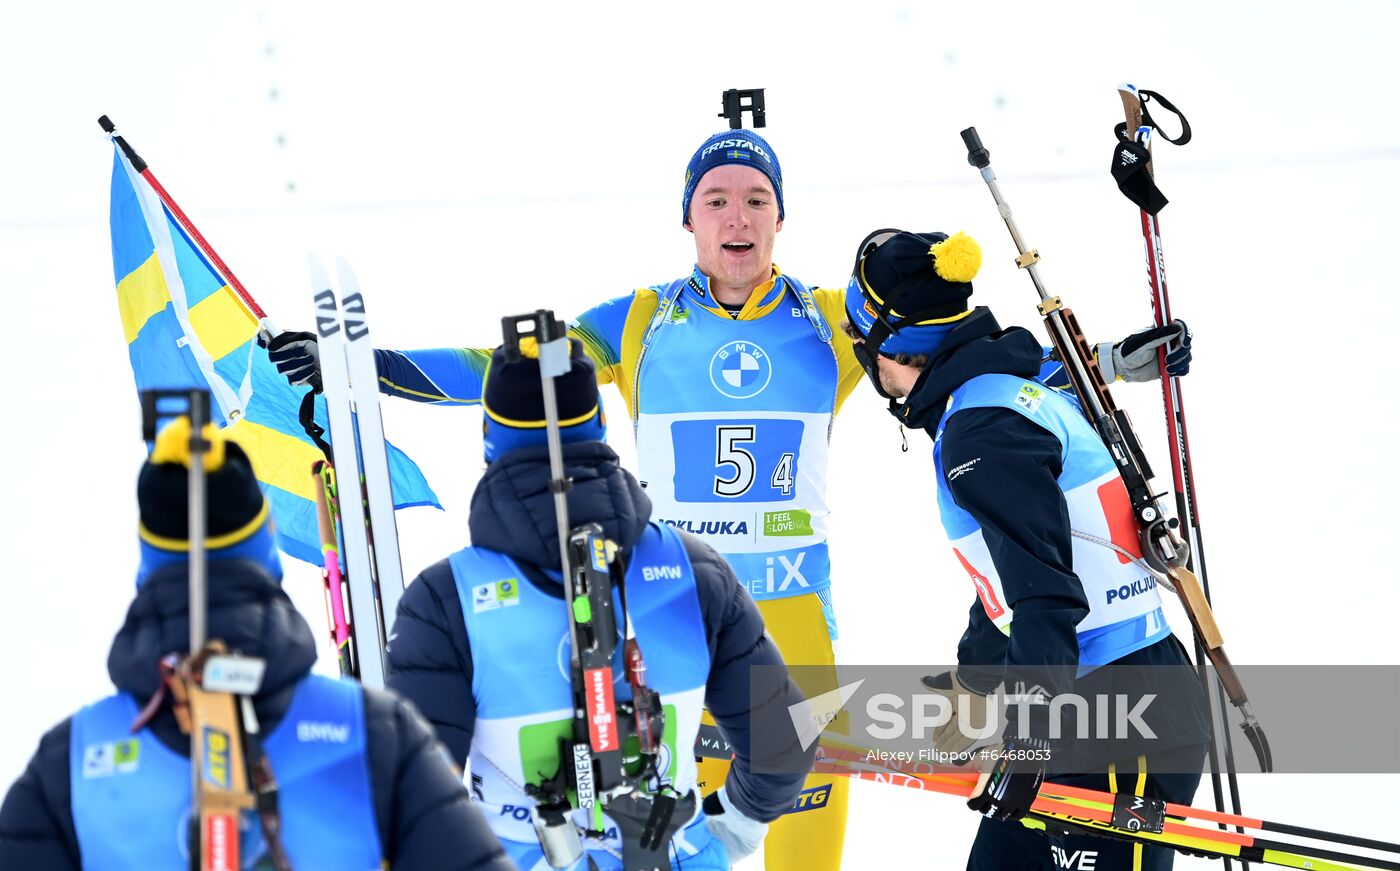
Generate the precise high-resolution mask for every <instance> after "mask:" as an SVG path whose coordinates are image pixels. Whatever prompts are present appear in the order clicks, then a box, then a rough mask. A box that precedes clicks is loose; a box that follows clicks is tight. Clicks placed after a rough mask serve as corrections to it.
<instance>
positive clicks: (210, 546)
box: [136, 417, 282, 587]
mask: <svg viewBox="0 0 1400 871" xmlns="http://www.w3.org/2000/svg"><path fill="white" fill-rule="evenodd" d="M204 437H205V439H206V440H207V441H208V442H209V451H208V453H206V454H205V455H204V471H205V478H206V485H205V493H206V494H207V503H208V505H207V511H206V515H205V516H206V524H205V525H206V528H205V534H204V547H205V553H206V555H207V558H208V559H210V560H219V559H249V560H253V561H255V562H257V563H259V564H260V565H261V566H262V567H263V568H264V569H266V570H267V571H268V573H269V574H270V575H271V576H272V578H273V579H274V580H278V581H280V580H281V579H282V563H281V560H280V559H279V558H278V556H277V543H276V539H275V536H274V535H273V531H272V524H271V522H270V517H269V513H268V503H267V499H266V498H265V497H264V496H263V492H262V488H261V487H259V486H258V478H257V475H255V474H254V473H253V463H252V461H251V460H250V459H249V458H248V455H247V454H246V453H244V452H243V449H242V448H240V447H239V446H238V445H237V444H235V443H234V442H231V441H229V440H228V438H227V437H226V436H225V434H224V430H222V429H220V428H218V427H216V426H215V425H213V424H208V425H206V426H205V428H204ZM189 444H190V420H189V418H188V417H178V418H176V419H174V420H173V421H171V422H170V423H169V424H167V425H166V426H165V428H164V429H162V430H161V431H160V433H159V434H158V435H157V436H156V441H155V446H154V447H153V448H152V449H151V454H150V456H149V457H147V458H146V463H145V465H143V466H142V467H141V474H140V475H139V476H138V477H137V480H136V501H137V504H138V506H139V508H140V514H141V525H140V529H139V533H140V536H141V567H140V569H139V570H138V572H137V576H136V585H137V586H138V587H139V586H141V584H142V583H144V582H145V580H146V578H147V577H148V576H149V575H150V574H151V572H153V571H155V570H156V569H158V568H161V567H162V566H166V565H171V564H173V563H179V562H184V561H186V560H188V559H189V553H190V529H189V511H190V507H189V506H190V499H189V467H190V451H189Z"/></svg>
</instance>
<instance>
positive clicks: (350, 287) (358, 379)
mask: <svg viewBox="0 0 1400 871" xmlns="http://www.w3.org/2000/svg"><path fill="white" fill-rule="evenodd" d="M336 273H337V277H338V279H339V283H340V320H341V323H342V324H344V326H345V331H344V335H345V359H346V361H347V362H348V364H349V368H350V396H351V399H352V400H353V402H354V406H355V417H356V421H355V425H356V432H357V433H358V435H359V439H360V462H361V464H362V466H361V469H362V471H363V474H364V482H365V494H366V502H367V503H368V504H369V528H370V548H371V550H372V556H373V561H374V565H375V570H376V578H377V580H378V582H379V590H378V591H379V599H380V602H381V603H382V606H383V611H382V612H381V613H382V614H383V622H382V623H381V624H380V628H381V632H380V638H381V641H382V642H384V644H385V646H386V647H387V639H388V636H389V627H390V626H391V625H392V624H393V622H394V617H395V615H397V614H398V611H399V599H401V598H403V587H404V583H403V561H402V560H401V558H400V557H399V530H398V526H397V524H396V522H395V520H394V491H393V487H392V485H391V483H390V480H389V458H388V453H387V451H386V448H385V442H384V423H383V418H382V417H381V416H380V414H379V370H378V368H376V367H375V365H374V348H373V347H372V346H371V345H370V341H369V323H368V321H367V320H366V318H365V301H364V296H363V295H362V294H361V293H360V283H359V281H358V280H356V278H355V272H354V270H352V269H351V268H350V264H349V263H347V262H346V261H345V258H343V257H338V258H336Z"/></svg>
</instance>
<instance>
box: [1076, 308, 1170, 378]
mask: <svg viewBox="0 0 1400 871" xmlns="http://www.w3.org/2000/svg"><path fill="white" fill-rule="evenodd" d="M1163 347H1165V348H1166V349H1167V374H1168V375H1171V376H1172V377H1176V378H1179V377H1181V376H1182V375H1185V374H1186V373H1187V372H1189V371H1191V330H1190V329H1189V328H1187V326H1186V322H1185V321H1183V320H1181V319H1180V318H1178V319H1177V320H1174V321H1172V322H1171V323H1169V324H1167V325H1166V326H1162V327H1144V328H1143V329H1141V330H1138V331H1137V332H1135V333H1133V334H1131V335H1130V336H1128V337H1127V338H1126V339H1124V340H1123V341H1121V342H1117V343H1113V342H1104V343H1103V344H1101V345H1099V346H1098V348H1097V349H1096V351H1095V353H1094V356H1095V357H1097V358H1098V361H1099V368H1100V369H1101V370H1103V377H1104V380H1105V381H1107V382H1108V383H1110V384H1112V383H1113V382H1114V381H1117V380H1118V379H1120V378H1121V379H1122V380H1124V381H1156V380H1157V378H1158V375H1159V374H1160V373H1159V371H1158V369H1157V349H1158V348H1163Z"/></svg>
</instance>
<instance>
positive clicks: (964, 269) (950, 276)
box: [928, 230, 982, 282]
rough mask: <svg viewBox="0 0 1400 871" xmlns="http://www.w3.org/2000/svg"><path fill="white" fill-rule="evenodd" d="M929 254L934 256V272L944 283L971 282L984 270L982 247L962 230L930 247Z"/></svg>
mask: <svg viewBox="0 0 1400 871" xmlns="http://www.w3.org/2000/svg"><path fill="white" fill-rule="evenodd" d="M928 253H929V254H931V255H932V256H933V270H934V271H935V272H937V273H938V276H939V277H940V278H942V279H943V280H944V281H957V282H968V281H971V280H972V279H974V278H976V277H977V271H978V270H979V269H981V268H982V246H981V245H978V244H977V240H976V239H974V238H972V237H971V236H969V235H967V234H966V233H964V232H962V231H961V230H959V231H958V232H956V233H954V234H953V235H951V236H949V237H948V238H947V239H944V240H943V241H942V242H935V243H934V244H933V245H930V246H929V249H928Z"/></svg>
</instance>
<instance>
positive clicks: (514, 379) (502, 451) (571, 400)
mask: <svg viewBox="0 0 1400 871" xmlns="http://www.w3.org/2000/svg"><path fill="white" fill-rule="evenodd" d="M539 356H540V352H539V345H538V344H537V343H536V341H535V339H533V338H523V339H521V340H520V359H519V360H516V361H514V362H512V361H509V360H507V359H506V351H505V346H504V345H502V346H500V347H498V348H497V349H496V350H495V351H494V352H493V353H492V354H491V363H490V365H488V366H487V367H486V375H485V384H484V385H483V386H482V390H481V404H482V406H483V408H484V409H485V412H486V413H485V414H484V415H483V416H482V424H481V425H482V446H483V448H484V449H485V454H486V462H488V463H492V462H495V461H496V460H497V459H499V458H500V457H502V456H505V455H506V454H507V453H509V452H510V451H513V450H515V449H516V448H521V447H526V446H528V445H542V444H544V443H545V409H544V388H543V387H542V385H541V384H540V360H539ZM554 397H555V401H556V402H558V404H559V440H560V441H561V442H563V443H564V444H569V443H571V442H583V441H599V442H601V441H606V440H607V431H608V424H607V420H606V418H605V417H604V415H603V404H602V398H601V397H600V396H599V395H598V375H597V371H596V370H595V369H594V368H593V361H592V360H590V359H589V358H588V355H587V354H585V353H584V351H583V342H581V341H579V340H578V339H576V338H573V337H572V336H571V337H569V371H567V372H565V373H564V374H563V375H560V376H558V377H556V378H555V379H554Z"/></svg>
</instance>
